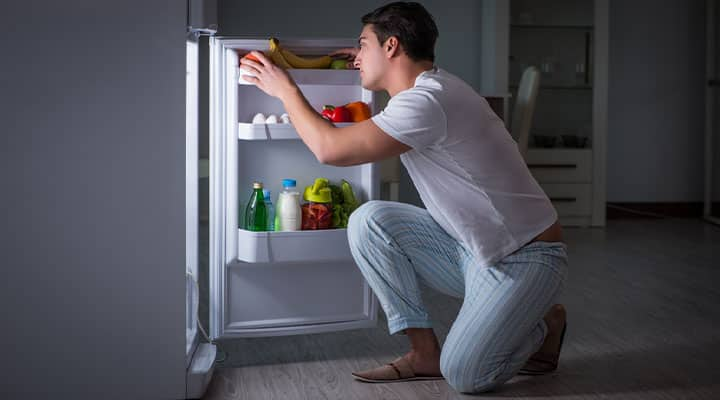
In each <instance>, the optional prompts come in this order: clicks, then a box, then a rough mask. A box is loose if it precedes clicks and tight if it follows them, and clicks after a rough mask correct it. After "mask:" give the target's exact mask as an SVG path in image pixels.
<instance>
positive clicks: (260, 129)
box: [238, 122, 352, 140]
mask: <svg viewBox="0 0 720 400" xmlns="http://www.w3.org/2000/svg"><path fill="white" fill-rule="evenodd" d="M348 125H352V123H351V122H338V123H336V124H335V126H339V127H340V126H348ZM238 139H240V140H284V139H300V136H298V133H297V131H296V130H295V127H294V126H293V125H292V124H252V123H247V122H240V123H238Z"/></svg>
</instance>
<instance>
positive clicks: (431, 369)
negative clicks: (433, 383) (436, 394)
mask: <svg viewBox="0 0 720 400" xmlns="http://www.w3.org/2000/svg"><path fill="white" fill-rule="evenodd" d="M403 358H404V359H406V360H407V361H408V362H409V363H410V365H411V366H412V369H413V371H415V374H416V375H418V376H440V375H441V373H440V351H439V350H438V351H437V352H434V353H427V352H426V353H422V354H421V353H419V352H416V351H413V350H411V351H410V352H409V353H407V354H405V355H404V356H403Z"/></svg>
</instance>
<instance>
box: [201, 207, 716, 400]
mask: <svg viewBox="0 0 720 400" xmlns="http://www.w3.org/2000/svg"><path fill="white" fill-rule="evenodd" d="M565 234H566V241H567V243H568V246H569V257H570V276H569V280H568V283H567V286H566V288H565V291H564V293H563V295H562V301H563V303H565V304H566V306H567V309H568V333H567V337H566V341H565V347H564V349H563V354H562V357H561V363H560V369H559V370H558V371H557V372H556V373H554V374H552V375H549V376H544V377H515V378H513V379H512V380H510V381H509V382H508V383H506V384H505V385H504V386H503V387H501V388H500V389H498V390H497V391H495V392H492V393H488V394H485V395H483V396H482V397H483V398H491V399H492V398H498V399H499V398H503V399H507V398H513V399H537V398H563V399H600V398H602V399H685V398H687V399H690V398H691V399H716V398H720V367H718V365H717V364H716V363H715V362H716V361H717V360H718V358H719V357H718V356H720V228H718V227H717V226H713V225H710V224H706V223H703V222H701V221H698V220H681V219H664V220H611V221H609V224H608V226H607V228H606V229H566V231H565ZM201 278H202V276H201ZM205 278H206V275H205ZM205 290H206V289H205ZM425 296H426V303H427V305H428V309H429V311H430V314H431V316H432V317H433V318H434V319H435V320H436V321H437V325H436V331H437V333H438V337H439V338H440V340H441V342H442V341H444V338H445V336H446V335H447V332H448V330H449V327H450V325H451V324H452V321H453V319H454V315H455V314H456V313H457V310H458V309H459V307H460V301H459V300H457V299H452V298H449V297H446V296H444V295H442V294H439V293H435V292H431V291H429V290H428V291H426V293H425ZM204 307H205V308H206V307H207V305H206V304H205V306H204ZM204 318H205V320H206V318H207V312H206V311H204ZM405 340H406V339H405V338H404V337H402V336H393V337H391V336H389V335H388V334H387V328H386V326H385V321H384V318H383V317H382V316H381V318H380V323H379V325H378V326H377V327H376V328H373V329H364V330H353V331H345V332H335V333H327V334H317V335H306V336H294V337H275V338H258V339H243V340H232V341H221V342H219V345H220V346H221V347H222V349H223V350H226V351H228V353H229V355H228V358H227V360H226V361H225V362H223V363H222V364H218V368H217V369H216V373H215V376H214V378H213V380H212V382H211V384H210V387H209V388H208V391H207V393H206V395H205V397H204V398H205V399H212V400H219V399H347V400H352V399H468V398H474V397H477V396H468V395H461V394H459V393H457V392H455V391H454V390H452V389H451V388H450V387H448V386H447V384H446V383H445V382H443V381H440V382H437V381H434V382H409V383H396V384H366V383H360V382H357V381H355V380H353V379H352V377H351V375H350V372H351V371H354V370H359V369H364V368H368V367H373V366H376V365H377V364H379V363H384V362H387V361H390V360H392V359H393V358H395V357H397V356H399V355H401V354H403V353H404V352H405V351H407V348H408V346H407V343H406V341H405Z"/></svg>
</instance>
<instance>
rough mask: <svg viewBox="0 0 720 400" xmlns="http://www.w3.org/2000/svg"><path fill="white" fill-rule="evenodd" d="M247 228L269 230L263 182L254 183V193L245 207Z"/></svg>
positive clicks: (250, 229) (255, 230) (256, 230)
mask: <svg viewBox="0 0 720 400" xmlns="http://www.w3.org/2000/svg"><path fill="white" fill-rule="evenodd" d="M245 229H247V230H249V231H254V232H262V231H266V230H267V209H266V207H265V197H264V196H263V185H262V183H261V182H254V183H253V193H252V196H250V200H248V204H247V207H245Z"/></svg>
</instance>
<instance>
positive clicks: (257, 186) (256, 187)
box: [253, 182, 263, 189]
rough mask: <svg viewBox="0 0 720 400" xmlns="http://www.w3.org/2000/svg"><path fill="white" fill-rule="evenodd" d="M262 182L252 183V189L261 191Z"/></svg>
mask: <svg viewBox="0 0 720 400" xmlns="http://www.w3.org/2000/svg"><path fill="white" fill-rule="evenodd" d="M262 187H263V186H262V182H253V189H262Z"/></svg>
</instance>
